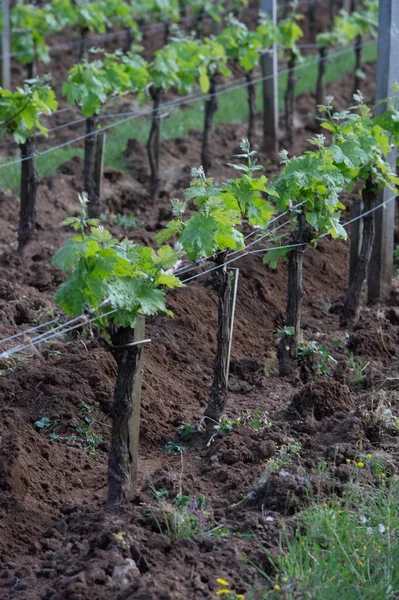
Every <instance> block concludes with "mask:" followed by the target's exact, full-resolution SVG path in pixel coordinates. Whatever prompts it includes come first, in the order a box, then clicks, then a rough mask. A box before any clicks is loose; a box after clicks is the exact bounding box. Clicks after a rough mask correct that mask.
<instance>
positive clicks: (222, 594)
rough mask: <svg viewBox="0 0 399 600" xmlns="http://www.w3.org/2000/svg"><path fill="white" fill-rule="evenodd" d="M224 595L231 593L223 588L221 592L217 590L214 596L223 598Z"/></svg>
mask: <svg viewBox="0 0 399 600" xmlns="http://www.w3.org/2000/svg"><path fill="white" fill-rule="evenodd" d="M225 594H232V591H231V590H229V589H227V588H223V589H222V590H218V591H217V592H216V596H224V595H225Z"/></svg>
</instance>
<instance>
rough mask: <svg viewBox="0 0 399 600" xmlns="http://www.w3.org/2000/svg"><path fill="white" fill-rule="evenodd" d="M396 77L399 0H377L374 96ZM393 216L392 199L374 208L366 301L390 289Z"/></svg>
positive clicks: (392, 158) (382, 94)
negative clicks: (376, 53) (373, 233)
mask: <svg viewBox="0 0 399 600" xmlns="http://www.w3.org/2000/svg"><path fill="white" fill-rule="evenodd" d="M396 81H399V2H398V1H397V0H380V5H379V23H378V57H377V82H376V84H377V90H376V100H382V99H384V98H387V97H388V96H390V95H391V93H392V84H393V83H394V82H396ZM385 109H386V106H385V104H380V105H379V106H377V108H376V113H377V114H381V113H382V112H384V110H385ZM387 161H388V162H389V164H390V165H391V168H392V170H393V171H395V169H396V151H395V150H392V151H391V152H390V153H389V155H388V156H387ZM391 195H392V192H391V191H390V190H389V189H388V188H386V189H385V190H384V192H383V193H382V194H381V196H380V197H379V203H380V204H382V203H383V202H385V201H386V200H388V198H389V197H390V196H391ZM394 219H395V202H394V201H392V202H388V203H387V204H385V205H384V206H381V208H379V209H378V210H376V211H375V237H374V245H373V251H372V254H371V260H370V265H369V269H368V277H367V284H368V302H369V303H373V302H377V301H378V300H380V299H381V298H383V297H384V296H387V295H388V294H389V292H390V289H391V283H392V269H393V234H394Z"/></svg>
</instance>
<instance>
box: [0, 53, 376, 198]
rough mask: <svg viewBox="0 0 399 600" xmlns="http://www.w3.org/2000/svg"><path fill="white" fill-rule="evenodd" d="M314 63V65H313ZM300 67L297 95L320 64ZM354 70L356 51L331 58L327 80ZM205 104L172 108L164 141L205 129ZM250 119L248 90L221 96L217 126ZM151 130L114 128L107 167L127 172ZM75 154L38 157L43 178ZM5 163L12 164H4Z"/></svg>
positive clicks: (133, 124)
mask: <svg viewBox="0 0 399 600" xmlns="http://www.w3.org/2000/svg"><path fill="white" fill-rule="evenodd" d="M376 57H377V46H376V44H375V43H374V44H372V45H370V46H366V47H365V48H364V50H363V61H364V62H370V61H375V60H376ZM309 61H310V64H309ZM309 61H307V62H305V63H304V64H302V65H299V66H298V69H297V78H298V81H297V85H296V90H295V92H296V95H299V94H302V93H304V92H310V91H313V90H314V89H315V88H316V79H317V65H315V64H314V61H315V57H311V58H310V59H309ZM353 68H354V52H353V51H348V52H347V53H345V54H342V55H340V56H336V57H335V58H333V57H331V62H330V63H329V64H328V65H327V69H326V80H327V81H328V82H331V81H340V80H341V79H342V75H343V73H347V72H349V71H351V70H353ZM261 85H262V84H261V83H259V84H258V86H257V92H258V108H259V109H260V108H261V102H262V99H261V93H260V91H261ZM286 85H287V75H286V74H284V73H282V74H281V75H280V77H279V103H280V107H281V106H282V102H283V96H284V91H285V88H286ZM203 104H204V103H203V101H201V100H198V101H197V102H193V103H191V104H189V105H188V106H187V108H184V109H179V108H178V107H176V108H172V109H171V110H172V112H171V115H170V117H169V118H168V119H165V121H163V122H162V138H163V139H166V138H175V137H178V136H180V137H183V136H186V135H187V134H188V132H189V130H190V129H202V126H203V109H204V107H203ZM247 116H248V107H247V100H246V91H245V89H239V90H232V91H230V92H226V93H224V94H222V95H220V96H219V109H218V112H217V113H216V115H215V124H219V123H232V122H239V121H244V120H245V119H246V118H247ZM149 127H150V121H149V117H143V118H140V119H132V120H131V121H128V122H126V123H123V124H121V125H118V126H116V127H114V128H112V129H110V130H109V131H108V133H107V142H106V148H105V157H104V164H105V165H106V166H109V167H114V168H115V169H120V170H122V171H126V170H127V169H126V162H125V157H124V155H123V152H124V150H125V148H126V144H127V141H128V140H129V139H130V138H137V139H138V140H139V141H140V142H141V143H145V142H146V139H147V137H148V133H149ZM75 154H79V155H80V156H83V150H82V149H81V148H79V147H78V148H77V147H76V146H66V147H65V148H61V149H60V150H56V151H54V152H49V153H48V154H45V155H44V156H38V157H37V167H38V171H39V174H40V176H41V177H47V176H49V175H52V174H53V173H55V172H56V170H57V168H58V166H59V165H60V164H62V163H63V162H65V161H67V160H69V159H70V158H71V157H72V156H74V155H75ZM4 162H9V161H8V160H7V161H4ZM19 176H20V165H19V164H15V165H11V166H10V167H7V168H5V169H2V170H1V181H0V186H1V188H2V189H7V190H11V189H17V188H18V186H19Z"/></svg>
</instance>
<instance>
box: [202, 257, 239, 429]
mask: <svg viewBox="0 0 399 600" xmlns="http://www.w3.org/2000/svg"><path fill="white" fill-rule="evenodd" d="M224 261H225V253H223V254H220V255H218V263H219V264H223V262H224ZM214 288H215V289H216V291H217V295H218V330H217V346H216V357H215V362H214V366H213V382H212V388H211V393H210V397H209V402H208V406H207V408H206V411H205V414H204V416H205V417H207V419H206V428H207V430H208V431H211V430H212V429H213V426H214V425H215V421H216V423H217V422H218V421H219V419H220V417H221V416H222V415H223V413H224V410H225V408H226V403H227V393H228V378H229V349H230V337H231V319H232V316H233V315H232V310H233V306H232V298H233V294H234V286H233V277H232V275H231V274H230V273H229V272H228V271H227V269H226V267H225V266H224V267H221V268H220V269H217V270H216V271H214Z"/></svg>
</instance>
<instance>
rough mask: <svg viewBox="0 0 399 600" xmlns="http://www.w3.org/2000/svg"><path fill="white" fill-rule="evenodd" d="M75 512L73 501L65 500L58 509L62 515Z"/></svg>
mask: <svg viewBox="0 0 399 600" xmlns="http://www.w3.org/2000/svg"><path fill="white" fill-rule="evenodd" d="M75 510H76V505H75V502H74V501H73V500H65V502H64V503H63V504H62V506H61V508H60V511H61V512H62V514H63V515H70V514H71V513H73V512H74V511H75Z"/></svg>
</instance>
